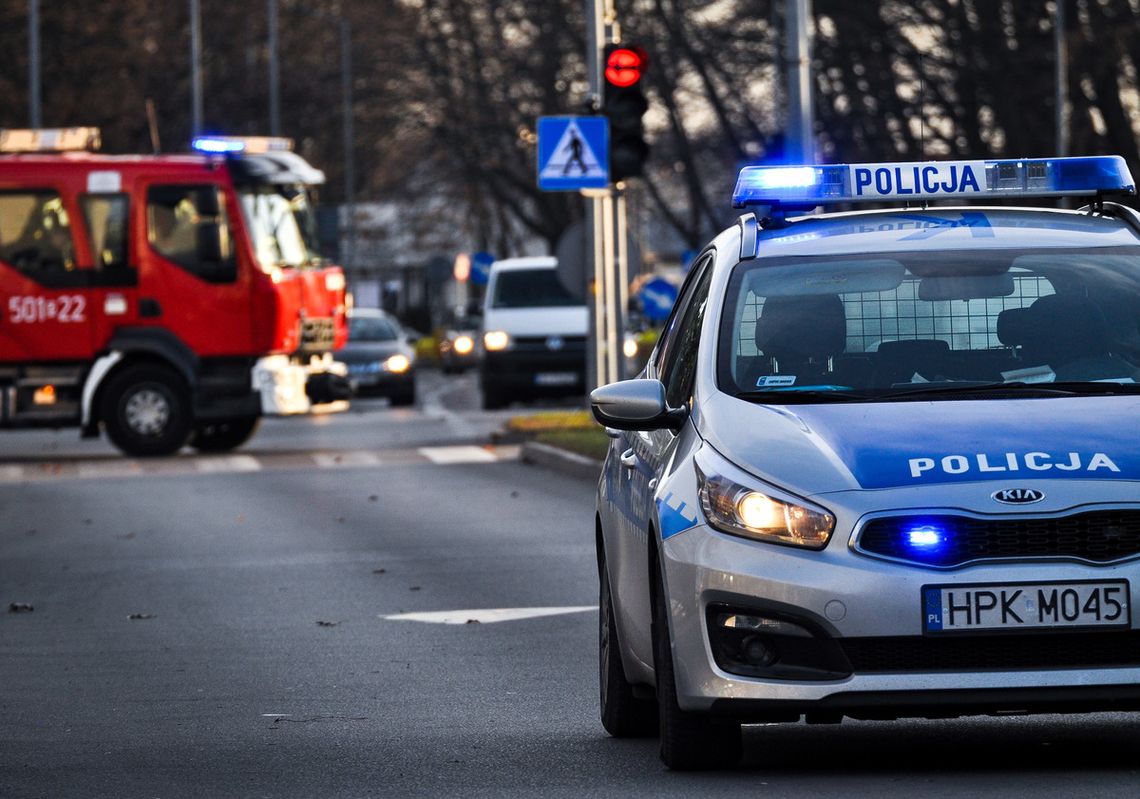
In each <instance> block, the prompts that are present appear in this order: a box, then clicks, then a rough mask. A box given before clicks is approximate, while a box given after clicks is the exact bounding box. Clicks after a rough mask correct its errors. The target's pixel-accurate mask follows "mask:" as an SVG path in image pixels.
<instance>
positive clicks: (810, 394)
mask: <svg viewBox="0 0 1140 799" xmlns="http://www.w3.org/2000/svg"><path fill="white" fill-rule="evenodd" d="M736 398H737V399H742V400H747V401H749V402H763V403H766V404H770V405H797V404H806V403H814V402H867V401H868V400H870V399H872V398H871V397H868V396H867V395H866V394H860V393H858V392H856V391H847V390H842V389H822V388H821V389H803V390H798V391H797V390H789V389H786V388H784V389H767V390H755V391H741V392H738V393H737V394H736Z"/></svg>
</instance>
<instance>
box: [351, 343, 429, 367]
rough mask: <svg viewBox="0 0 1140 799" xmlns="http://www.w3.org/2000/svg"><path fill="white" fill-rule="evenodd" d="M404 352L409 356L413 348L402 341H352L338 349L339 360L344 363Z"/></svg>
mask: <svg viewBox="0 0 1140 799" xmlns="http://www.w3.org/2000/svg"><path fill="white" fill-rule="evenodd" d="M397 352H402V353H404V355H407V356H408V357H409V358H411V357H412V349H411V347H409V346H407V345H406V344H404V343H403V342H401V341H396V340H393V341H350V342H348V343H347V344H345V345H344V347H342V348H341V349H339V350H337V351H336V358H337V360H338V361H343V362H344V363H360V362H361V361H380V360H383V359H385V358H387V357H388V356H390V355H395V354H396V353H397Z"/></svg>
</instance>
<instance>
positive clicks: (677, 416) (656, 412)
mask: <svg viewBox="0 0 1140 799" xmlns="http://www.w3.org/2000/svg"><path fill="white" fill-rule="evenodd" d="M590 409H591V410H592V411H593V412H594V418H595V419H597V420H598V423H599V424H602V425H604V426H606V427H609V428H613V429H614V430H645V431H648V430H680V429H681V427H683V426H684V424H685V420H686V419H688V418H689V411H688V409H687V408H670V407H669V406H668V404H667V403H666V401H665V386H663V385H662V384H661V381H660V380H622V381H621V382H618V383H610V384H609V385H606V386H601V387H600V388H596V389H594V390H593V391H592V392H591V393H590Z"/></svg>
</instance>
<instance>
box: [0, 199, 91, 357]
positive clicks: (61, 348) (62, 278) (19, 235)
mask: <svg viewBox="0 0 1140 799" xmlns="http://www.w3.org/2000/svg"><path fill="white" fill-rule="evenodd" d="M79 216H80V212H79V208H78V207H77V206H76V205H75V203H74V198H73V196H70V195H68V194H67V193H66V192H63V191H61V190H60V189H59V188H57V187H52V186H49V185H43V186H40V187H36V188H4V187H2V186H0V361H3V362H5V363H20V362H24V363H27V362H45V361H69V360H70V361H77V360H89V359H90V358H91V357H92V354H93V352H94V344H93V340H92V324H91V319H92V313H93V311H94V307H93V306H94V303H93V300H94V299H95V298H94V297H93V296H92V287H93V279H92V278H93V274H94V272H93V270H92V269H91V268H90V264H89V262H88V263H86V264H83V261H85V260H86V259H85V258H84V257H83V255H82V254H81V253H82V252H83V251H82V250H81V248H80V246H78V245H80V244H82V243H83V240H82V239H80V238H79V237H78V236H77V234H78V233H79V232H80V231H79V228H78V219H79ZM81 264H82V265H81Z"/></svg>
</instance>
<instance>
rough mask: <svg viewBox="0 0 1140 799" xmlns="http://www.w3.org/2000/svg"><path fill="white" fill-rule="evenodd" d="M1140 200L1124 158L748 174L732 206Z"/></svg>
mask: <svg viewBox="0 0 1140 799" xmlns="http://www.w3.org/2000/svg"><path fill="white" fill-rule="evenodd" d="M1108 193H1125V194H1135V193H1136V183H1135V181H1133V179H1132V174H1131V173H1130V172H1129V171H1128V165H1127V164H1125V163H1124V159H1123V158H1121V157H1120V156H1118V155H1105V156H1091V157H1085V158H1010V159H1000V160H991V161H926V162H911V163H902V164H826V165H816V166H746V167H744V168H743V169H742V170H740V177H739V178H738V179H737V181H736V190H735V191H734V192H733V194H732V204H733V206H734V207H736V208H744V207H746V206H749V205H813V206H814V205H824V204H827V203H858V202H882V201H885V200H903V201H909V200H941V199H957V200H965V199H996V198H1000V197H1060V196H1078V195H1085V194H1108Z"/></svg>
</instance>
